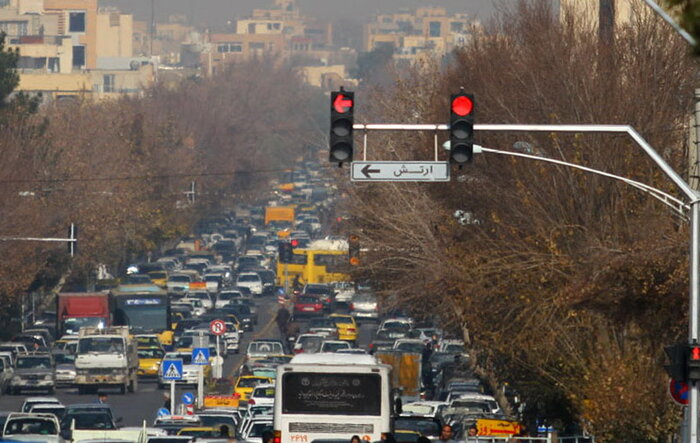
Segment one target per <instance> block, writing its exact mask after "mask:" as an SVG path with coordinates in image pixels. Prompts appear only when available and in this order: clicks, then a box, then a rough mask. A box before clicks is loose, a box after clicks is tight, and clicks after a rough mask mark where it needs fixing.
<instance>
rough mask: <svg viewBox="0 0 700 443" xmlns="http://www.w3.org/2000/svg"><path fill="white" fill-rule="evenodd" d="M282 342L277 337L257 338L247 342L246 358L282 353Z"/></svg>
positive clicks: (265, 356) (283, 351) (283, 350)
mask: <svg viewBox="0 0 700 443" xmlns="http://www.w3.org/2000/svg"><path fill="white" fill-rule="evenodd" d="M284 353H285V349H284V344H283V343H282V341H281V340H278V339H265V338H258V339H255V340H253V341H251V342H250V343H248V350H247V351H246V359H247V360H257V359H262V358H268V357H270V356H274V355H284Z"/></svg>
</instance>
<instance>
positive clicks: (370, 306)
mask: <svg viewBox="0 0 700 443" xmlns="http://www.w3.org/2000/svg"><path fill="white" fill-rule="evenodd" d="M350 311H351V312H350V313H351V314H352V316H353V317H355V318H357V319H362V318H366V319H371V320H377V319H379V305H378V304H377V297H375V296H374V295H372V294H367V293H364V294H355V296H354V297H353V298H352V303H351V304H350Z"/></svg>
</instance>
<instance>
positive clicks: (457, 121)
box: [450, 92, 474, 165]
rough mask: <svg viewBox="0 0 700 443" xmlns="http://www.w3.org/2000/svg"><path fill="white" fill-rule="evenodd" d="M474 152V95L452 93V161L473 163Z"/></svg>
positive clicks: (460, 163) (458, 163)
mask: <svg viewBox="0 0 700 443" xmlns="http://www.w3.org/2000/svg"><path fill="white" fill-rule="evenodd" d="M473 152H474V96H473V95H472V94H465V93H464V92H460V93H459V94H452V99H451V100H450V163H454V164H457V165H463V164H465V163H471V161H472V155H473Z"/></svg>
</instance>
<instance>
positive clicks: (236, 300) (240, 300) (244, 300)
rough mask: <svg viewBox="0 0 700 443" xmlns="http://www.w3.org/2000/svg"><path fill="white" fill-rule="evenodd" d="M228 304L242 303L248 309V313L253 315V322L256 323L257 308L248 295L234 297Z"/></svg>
mask: <svg viewBox="0 0 700 443" xmlns="http://www.w3.org/2000/svg"><path fill="white" fill-rule="evenodd" d="M229 305H244V306H247V307H248V309H250V314H251V315H252V316H253V324H254V325H257V324H258V308H257V306H255V302H254V301H253V300H252V299H251V298H249V297H239V298H234V299H233V300H231V301H230V302H229Z"/></svg>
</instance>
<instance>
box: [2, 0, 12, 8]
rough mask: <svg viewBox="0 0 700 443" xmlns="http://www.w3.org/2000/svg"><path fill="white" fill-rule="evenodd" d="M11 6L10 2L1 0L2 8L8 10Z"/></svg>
mask: <svg viewBox="0 0 700 443" xmlns="http://www.w3.org/2000/svg"><path fill="white" fill-rule="evenodd" d="M8 6H10V0H0V8H6V7H8Z"/></svg>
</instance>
